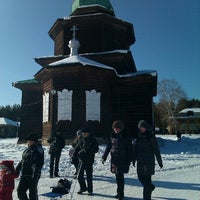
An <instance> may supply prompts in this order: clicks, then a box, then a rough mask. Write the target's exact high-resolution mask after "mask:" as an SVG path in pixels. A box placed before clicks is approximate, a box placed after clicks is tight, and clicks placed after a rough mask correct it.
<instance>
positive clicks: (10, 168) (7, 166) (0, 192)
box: [0, 160, 19, 200]
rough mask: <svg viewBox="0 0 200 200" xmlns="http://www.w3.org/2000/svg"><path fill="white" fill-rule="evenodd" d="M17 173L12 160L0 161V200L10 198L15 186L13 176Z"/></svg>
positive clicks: (9, 199) (10, 199) (16, 175)
mask: <svg viewBox="0 0 200 200" xmlns="http://www.w3.org/2000/svg"><path fill="white" fill-rule="evenodd" d="M18 176H19V175H18V174H17V172H16V171H15V168H14V161H13V160H2V161H1V162H0V200H12V193H13V190H14V188H15V180H14V179H15V178H17V177H18Z"/></svg>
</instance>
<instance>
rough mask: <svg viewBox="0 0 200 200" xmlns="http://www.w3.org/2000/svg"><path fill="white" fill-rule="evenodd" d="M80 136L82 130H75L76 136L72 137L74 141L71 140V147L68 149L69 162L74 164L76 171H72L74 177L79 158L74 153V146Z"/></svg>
mask: <svg viewBox="0 0 200 200" xmlns="http://www.w3.org/2000/svg"><path fill="white" fill-rule="evenodd" d="M81 137H82V131H81V130H78V131H77V132H76V138H75V139H74V141H73V142H72V148H71V149H70V150H69V156H70V158H71V163H72V164H73V165H74V167H75V169H76V171H75V173H74V178H76V175H77V173H78V164H79V159H78V156H77V155H75V154H74V151H75V149H76V146H77V145H78V143H79V141H80V139H81Z"/></svg>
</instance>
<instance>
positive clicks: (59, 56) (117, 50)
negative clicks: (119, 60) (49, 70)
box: [34, 49, 130, 59]
mask: <svg viewBox="0 0 200 200" xmlns="http://www.w3.org/2000/svg"><path fill="white" fill-rule="evenodd" d="M129 51H130V50H124V49H116V50H113V51H102V52H98V53H81V54H79V56H87V55H101V54H111V53H123V54H127V53H128V52H129ZM63 57H67V56H66V55H64V56H63V55H49V56H41V57H35V58H34V59H41V58H63Z"/></svg>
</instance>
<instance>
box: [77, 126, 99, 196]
mask: <svg viewBox="0 0 200 200" xmlns="http://www.w3.org/2000/svg"><path fill="white" fill-rule="evenodd" d="M81 132H82V137H81V138H80V139H79V142H78V144H77V145H76V147H75V151H74V156H77V157H78V158H79V166H78V168H79V169H78V173H77V175H78V182H79V185H80V190H79V191H78V194H82V193H83V192H86V191H88V195H93V180H92V179H93V175H92V174H93V163H94V158H95V154H96V153H97V152H98V150H99V145H98V142H97V140H96V139H95V138H94V137H93V136H92V135H91V133H90V130H88V129H87V128H84V129H82V130H81ZM84 172H86V176H87V186H86V182H85V178H84Z"/></svg>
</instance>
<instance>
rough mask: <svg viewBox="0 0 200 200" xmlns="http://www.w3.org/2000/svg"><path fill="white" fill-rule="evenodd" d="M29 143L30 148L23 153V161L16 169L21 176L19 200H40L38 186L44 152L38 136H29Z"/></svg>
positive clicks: (18, 190) (18, 192)
mask: <svg viewBox="0 0 200 200" xmlns="http://www.w3.org/2000/svg"><path fill="white" fill-rule="evenodd" d="M27 141H28V148H27V149H25V151H24V152H23V154H22V160H21V161H20V162H19V164H18V165H17V167H16V171H17V172H18V173H20V174H21V176H20V181H19V184H18V188H17V195H18V198H19V200H38V192H37V185H38V181H39V179H40V175H41V170H42V166H43V164H44V150H43V148H42V145H41V144H40V143H39V141H38V136H37V135H36V134H31V135H29V136H28V137H27ZM27 190H29V198H28V197H27V194H26V192H27Z"/></svg>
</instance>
